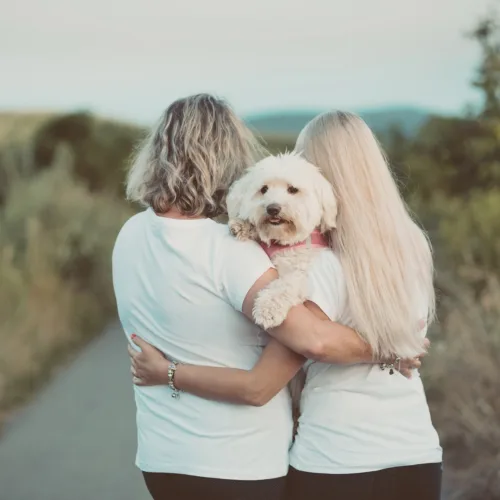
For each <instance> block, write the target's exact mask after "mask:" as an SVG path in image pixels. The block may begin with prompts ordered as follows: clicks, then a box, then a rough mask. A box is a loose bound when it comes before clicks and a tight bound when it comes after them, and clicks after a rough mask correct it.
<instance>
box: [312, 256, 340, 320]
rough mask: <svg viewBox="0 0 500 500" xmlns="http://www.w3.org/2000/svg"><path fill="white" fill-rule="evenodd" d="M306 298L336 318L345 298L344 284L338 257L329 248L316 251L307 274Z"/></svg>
mask: <svg viewBox="0 0 500 500" xmlns="http://www.w3.org/2000/svg"><path fill="white" fill-rule="evenodd" d="M308 285H309V290H308V299H309V300H310V301H311V302H314V303H315V304H316V305H317V306H318V307H320V308H321V309H322V311H323V312H324V313H325V314H326V315H327V316H328V317H329V318H330V319H332V320H334V319H338V317H339V316H340V314H341V312H342V308H343V306H344V304H345V298H346V286H345V279H344V273H343V271H342V265H341V263H340V260H339V258H338V257H337V255H335V253H334V252H333V251H332V250H330V249H324V250H321V251H320V252H318V255H316V257H315V258H314V260H313V262H312V264H311V267H310V269H309V275H308Z"/></svg>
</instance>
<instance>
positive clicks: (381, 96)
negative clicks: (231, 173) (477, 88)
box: [0, 0, 492, 123]
mask: <svg viewBox="0 0 500 500" xmlns="http://www.w3.org/2000/svg"><path fill="white" fill-rule="evenodd" d="M491 5H492V2H491V1H488V0H251V1H247V2H243V1H241V0H239V1H238V0H178V1H172V0H163V1H162V0H79V1H77V0H16V1H12V0H0V63H1V70H0V73H1V75H0V109H38V108H39V109H49V110H50V109H56V110H74V109H87V110H91V111H95V112H97V113H101V114H104V115H108V116H112V117H118V118H125V119H128V120H132V121H136V122H142V123H148V122H150V121H152V120H154V119H156V118H157V117H158V116H159V114H160V113H161V111H162V110H163V109H164V108H165V107H166V106H167V105H168V104H169V103H170V102H171V101H173V100H174V99H176V98H178V97H181V96H184V95H187V94H190V93H194V92H205V91H206V92H214V93H216V94H218V95H220V96H222V97H225V98H227V99H228V100H229V101H230V102H231V103H232V104H233V105H234V107H235V108H236V110H237V111H238V112H240V113H243V114H254V113H259V112H262V111H268V110H275V109H313V110H322V109H327V108H344V109H352V110H359V109H365V108H374V107H379V106H387V105H411V106H422V107H425V108H429V109H435V110H443V111H452V112H453V111H460V110H461V109H462V108H463V106H464V105H465V104H466V103H467V102H471V101H473V100H474V99H476V94H475V93H474V91H472V90H471V89H470V86H469V82H470V80H471V78H472V75H473V70H474V68H475V67H476V65H477V63H478V55H479V52H478V49H477V47H476V46H475V45H474V44H473V43H472V42H471V41H470V40H467V39H466V38H465V36H464V35H465V33H466V32H467V31H468V30H469V29H470V28H471V26H472V24H473V23H474V21H475V20H477V19H478V18H479V17H480V16H482V15H483V14H484V13H485V12H487V9H488V6H491Z"/></svg>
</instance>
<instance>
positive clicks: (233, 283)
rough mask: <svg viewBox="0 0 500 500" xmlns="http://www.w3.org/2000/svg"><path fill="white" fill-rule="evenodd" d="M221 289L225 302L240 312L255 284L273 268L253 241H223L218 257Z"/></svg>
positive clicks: (231, 238)
mask: <svg viewBox="0 0 500 500" xmlns="http://www.w3.org/2000/svg"><path fill="white" fill-rule="evenodd" d="M219 259H220V260H219V262H220V266H221V272H220V279H221V282H222V283H221V288H222V292H223V294H224V297H225V298H226V300H227V301H228V302H229V303H230V304H231V305H232V306H233V307H234V308H235V309H236V310H237V311H240V312H241V311H242V309H243V301H244V300H245V297H246V296H247V293H248V292H249V290H250V289H251V288H252V286H253V285H254V284H255V282H256V281H257V280H258V279H259V278H260V277H261V276H262V275H263V274H264V273H265V272H266V271H268V270H269V269H272V268H274V266H273V264H272V262H271V261H270V260H269V257H268V256H267V254H266V252H264V250H263V249H262V248H261V247H260V245H259V244H258V243H256V242H255V241H238V240H236V239H235V238H233V237H228V238H226V239H225V242H224V247H223V249H222V251H221V255H220V256H219Z"/></svg>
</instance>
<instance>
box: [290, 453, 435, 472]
mask: <svg viewBox="0 0 500 500" xmlns="http://www.w3.org/2000/svg"><path fill="white" fill-rule="evenodd" d="M442 461H443V455H442V452H440V453H433V454H429V455H427V456H422V455H420V456H419V457H415V458H413V459H410V458H406V459H403V458H402V459H400V460H392V461H391V462H387V463H384V464H379V465H372V466H370V465H363V466H332V465H312V464H304V463H301V462H300V461H295V460H290V466H291V467H293V468H294V469H296V470H299V471H301V472H310V473H313V474H360V473H363V472H376V471H379V470H384V469H392V468H393V467H408V466H412V465H424V464H437V463H442Z"/></svg>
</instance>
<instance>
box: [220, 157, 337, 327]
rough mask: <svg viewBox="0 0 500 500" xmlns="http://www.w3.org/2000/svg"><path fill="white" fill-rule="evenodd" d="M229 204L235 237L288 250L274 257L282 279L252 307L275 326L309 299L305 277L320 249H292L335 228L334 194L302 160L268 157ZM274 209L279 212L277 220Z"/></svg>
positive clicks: (259, 321) (231, 195) (243, 180)
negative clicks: (293, 309) (317, 231)
mask: <svg viewBox="0 0 500 500" xmlns="http://www.w3.org/2000/svg"><path fill="white" fill-rule="evenodd" d="M227 205H228V215H229V227H230V229H231V232H232V234H233V235H234V236H235V237H236V238H239V239H241V240H246V239H253V240H257V241H260V242H262V243H264V244H268V245H272V244H278V245H280V246H283V247H287V246H289V247H290V248H288V249H287V248H283V249H282V250H280V251H279V252H277V253H276V254H274V255H273V256H272V261H273V264H274V265H275V266H276V269H277V271H278V274H279V278H278V279H277V280H275V281H273V282H272V283H270V284H269V285H268V286H267V287H266V288H264V289H263V290H261V291H260V293H259V294H258V295H257V298H256V300H255V304H254V308H253V316H254V320H255V322H256V323H257V324H258V325H259V326H261V327H262V328H264V329H265V330H267V329H269V328H273V327H276V326H278V325H280V324H281V323H282V322H283V321H284V320H285V318H286V316H287V314H288V311H289V310H290V309H291V308H292V307H293V306H295V305H298V304H301V303H303V302H305V300H306V299H307V272H308V269H309V266H310V264H311V262H312V260H313V258H314V256H315V255H316V252H317V251H318V250H317V249H315V248H310V247H309V246H308V245H307V244H306V245H305V246H301V247H299V248H293V245H295V244H298V243H301V242H304V241H307V240H308V238H309V237H310V235H311V233H312V232H313V231H314V230H315V229H319V230H320V231H321V233H323V234H327V233H329V232H331V231H332V230H333V229H334V228H335V221H336V216H337V203H336V200H335V196H334V194H333V189H332V187H331V185H330V183H329V182H328V181H327V180H326V179H325V178H324V177H323V176H322V175H321V173H320V172H319V170H318V169H317V168H316V167H315V166H314V165H312V164H311V163H309V162H307V161H306V160H304V159H303V158H301V157H300V156H298V155H295V154H285V155H280V156H269V157H267V158H265V159H264V160H262V161H260V162H259V163H257V164H256V165H255V166H253V167H251V168H250V169H249V170H248V171H247V172H246V174H245V175H244V176H243V177H242V178H241V179H240V180H238V181H237V182H236V183H234V184H233V186H232V187H231V190H230V192H229V195H228V199H227ZM273 208H274V211H276V210H278V211H279V212H278V213H276V214H275V215H273V210H272V209H273ZM270 210H271V214H270V213H269V211H270Z"/></svg>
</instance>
